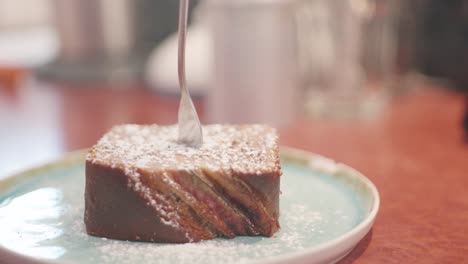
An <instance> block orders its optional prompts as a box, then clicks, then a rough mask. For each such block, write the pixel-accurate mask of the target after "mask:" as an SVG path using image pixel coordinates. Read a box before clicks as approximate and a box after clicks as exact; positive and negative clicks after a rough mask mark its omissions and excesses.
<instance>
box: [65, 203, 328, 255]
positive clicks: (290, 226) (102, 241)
mask: <svg viewBox="0 0 468 264" xmlns="http://www.w3.org/2000/svg"><path fill="white" fill-rule="evenodd" d="M291 209H292V210H291V211H290V212H288V213H287V214H286V215H285V216H284V217H283V218H282V224H283V229H282V230H280V231H279V232H278V233H277V234H275V235H274V236H273V237H271V238H268V237H237V238H235V239H214V240H208V241H202V242H198V243H188V244H159V243H144V242H128V241H119V240H112V239H106V238H98V237H92V236H88V235H87V234H86V232H85V230H84V228H85V227H84V224H83V222H82V220H81V219H80V218H79V217H78V215H79V214H82V212H83V208H80V209H77V210H73V211H74V212H73V214H77V217H76V218H75V219H76V221H75V222H74V223H73V228H72V229H71V232H72V236H79V237H81V238H82V239H85V240H88V241H87V243H91V244H93V246H94V248H96V250H97V251H98V252H99V257H98V259H90V261H97V262H100V263H178V264H182V263H206V264H210V263H219V261H220V260H221V259H222V260H223V262H224V263H247V262H249V261H252V260H255V259H257V260H258V259H264V258H268V257H273V256H277V255H280V254H281V253H284V252H288V251H297V250H301V249H304V248H306V247H307V245H306V244H304V243H302V241H303V237H305V236H307V234H304V233H303V230H302V227H301V226H303V224H304V221H307V222H308V223H309V224H310V228H311V230H314V225H316V226H317V228H318V227H319V226H320V222H321V221H323V218H322V216H321V214H320V213H319V212H313V211H309V210H307V209H306V207H305V206H304V205H302V204H295V205H292V206H291ZM314 223H315V224H314Z"/></svg>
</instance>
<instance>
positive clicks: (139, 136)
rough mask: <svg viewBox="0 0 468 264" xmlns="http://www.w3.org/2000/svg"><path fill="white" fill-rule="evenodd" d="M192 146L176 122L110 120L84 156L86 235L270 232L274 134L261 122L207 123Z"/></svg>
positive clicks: (169, 238)
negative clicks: (122, 122)
mask: <svg viewBox="0 0 468 264" xmlns="http://www.w3.org/2000/svg"><path fill="white" fill-rule="evenodd" d="M203 133H204V141H203V144H202V145H201V146H200V147H197V148H193V147H188V146H185V145H183V144H179V143H178V142H177V126H158V125H120V126H116V127H113V128H112V129H111V130H110V131H109V132H108V133H107V134H105V135H104V136H103V137H102V138H101V139H100V140H99V141H98V143H97V144H96V145H95V146H94V147H93V148H92V149H91V150H90V151H89V153H88V155H87V158H86V188H85V214H84V222H85V225H86V231H87V233H88V234H90V235H93V236H98V237H106V238H111V239H119V240H130V241H150V242H164V243H187V242H196V241H200V240H207V239H213V238H216V237H226V238H234V237H236V236H267V237H270V236H272V235H273V234H274V233H275V232H276V231H277V230H278V229H279V222H278V216H279V193H280V176H281V167H280V161H279V153H278V134H277V132H276V130H275V129H273V128H270V127H268V126H263V125H208V126H204V127H203Z"/></svg>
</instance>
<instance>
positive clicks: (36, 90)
mask: <svg viewBox="0 0 468 264" xmlns="http://www.w3.org/2000/svg"><path fill="white" fill-rule="evenodd" d="M139 87H142V85H138V84H136V85H131V86H128V87H127V88H131V89H125V87H122V88H124V89H120V90H115V89H114V90H110V89H109V86H108V85H107V86H106V85H75V86H71V85H65V84H46V83H41V82H37V81H34V80H32V81H30V82H28V83H27V84H26V85H25V86H24V87H19V88H18V89H16V90H11V89H10V90H2V89H0V175H2V174H3V175H4V174H6V173H9V172H11V171H16V170H19V169H21V168H24V167H25V166H29V165H31V164H35V163H39V162H42V161H45V160H49V159H51V158H54V157H59V156H60V155H61V154H63V153H64V152H67V151H71V150H75V149H80V148H86V147H89V146H91V145H92V144H94V143H95V142H96V140H97V139H98V138H99V137H100V136H101V135H102V134H103V133H105V132H106V130H107V129H109V128H110V127H111V126H112V125H114V124H118V123H160V124H170V123H175V121H176V113H177V111H176V109H177V103H178V98H174V97H168V96H161V95H158V94H156V93H155V92H150V91H146V90H143V89H140V88H139ZM196 105H197V106H198V107H199V111H200V112H201V113H202V119H203V109H202V108H203V107H202V104H200V100H198V102H196ZM463 110H464V97H463V96H462V95H459V94H455V93H452V92H448V91H446V90H442V89H435V88H426V89H422V90H420V91H418V92H414V93H411V94H409V95H406V96H403V97H399V98H395V99H394V101H393V102H392V103H391V105H390V107H389V108H388V110H387V111H386V112H385V113H383V115H382V116H381V117H379V118H378V119H376V120H373V121H345V120H341V121H339V120H335V121H330V120H328V121H325V120H310V119H305V118H302V119H300V120H298V121H297V122H295V123H294V124H293V125H291V126H289V127H287V128H282V129H280V132H281V141H282V144H283V145H288V146H292V147H298V148H302V149H306V150H310V151H313V152H316V153H319V154H322V155H325V156H327V157H330V158H332V159H335V160H337V161H340V162H343V163H346V164H348V165H350V166H353V167H355V168H356V169H358V170H360V171H361V172H363V173H364V174H365V175H367V176H368V177H369V178H370V179H371V180H372V181H373V182H374V183H375V184H376V186H377V188H378V189H379V192H380V195H381V201H382V204H381V209H380V212H379V214H378V217H377V221H376V223H375V226H374V228H373V230H372V231H371V232H370V233H369V234H368V235H367V236H366V237H365V238H364V240H363V241H361V242H360V244H359V245H358V247H357V248H356V249H355V250H354V251H353V252H352V253H351V255H349V256H348V257H347V258H346V259H344V260H343V263H351V262H356V263H448V262H450V263H462V262H467V261H468V256H465V255H466V254H468V144H467V143H465V142H464V134H463V131H462V129H461V124H460V122H461V118H462V113H463ZM0 178H1V176H0Z"/></svg>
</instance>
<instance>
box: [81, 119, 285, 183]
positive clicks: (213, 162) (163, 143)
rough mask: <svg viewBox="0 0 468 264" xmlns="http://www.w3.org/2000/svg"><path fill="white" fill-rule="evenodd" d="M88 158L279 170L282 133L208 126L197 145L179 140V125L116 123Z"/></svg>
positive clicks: (134, 164)
mask: <svg viewBox="0 0 468 264" xmlns="http://www.w3.org/2000/svg"><path fill="white" fill-rule="evenodd" d="M87 158H88V160H90V161H92V162H93V163H99V164H105V165H108V166H111V167H123V168H125V169H128V168H142V169H151V170H162V171H164V170H165V169H171V170H194V169H197V168H200V167H203V168H207V169H210V170H212V171H220V170H229V169H232V170H233V171H236V172H238V173H241V174H262V173H265V172H266V173H272V172H273V173H280V165H279V156H278V135H277V132H276V130H275V129H273V128H270V127H267V126H263V125H245V126H231V125H208V126H205V127H204V142H203V145H202V146H201V147H200V148H192V147H188V146H185V145H182V144H179V143H178V142H177V127H176V126H158V125H146V126H142V125H121V126H116V127H114V128H113V129H112V130H111V131H110V132H109V133H107V134H106V135H105V136H104V137H103V138H102V139H101V140H99V142H98V144H97V145H96V146H95V147H94V148H93V149H92V150H91V151H90V153H89V155H88V157H87Z"/></svg>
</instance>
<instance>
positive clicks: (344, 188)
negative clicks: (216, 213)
mask: <svg viewBox="0 0 468 264" xmlns="http://www.w3.org/2000/svg"><path fill="white" fill-rule="evenodd" d="M84 156H85V153H84V152H77V153H72V154H70V155H68V156H66V157H64V158H63V159H61V160H59V161H56V162H53V163H50V164H46V165H44V166H42V167H39V168H35V169H31V170H28V171H25V172H23V173H20V174H17V175H14V176H11V177H8V178H6V179H5V180H3V181H0V234H1V235H0V260H1V261H0V262H1V263H5V262H6V263H19V262H21V263H112V264H118V263H245V262H249V263H251V262H253V263H291V262H294V263H300V262H304V263H330V262H335V261H337V260H339V259H340V258H342V257H344V256H345V255H346V254H347V253H348V252H349V251H351V250H352V249H353V248H354V246H355V245H356V244H357V243H358V242H359V241H360V240H361V239H362V238H363V237H364V236H365V234H366V233H367V232H368V231H369V229H370V228H371V226H372V224H373V222H374V219H375V216H376V214H377V211H378V208H379V196H378V192H377V189H376V188H375V186H374V185H373V184H372V183H371V182H370V181H369V180H368V179H367V178H366V177H364V176H363V175H361V174H360V173H359V172H357V171H355V170H353V169H352V168H350V167H347V166H345V165H342V164H338V163H335V162H333V161H331V160H329V159H326V158H323V157H321V156H318V155H314V154H311V153H307V152H304V151H300V150H294V149H289V148H283V149H282V157H281V158H282V167H283V176H282V180H281V181H282V182H281V190H282V194H281V198H280V200H281V202H280V210H281V216H280V224H281V230H280V231H279V232H277V233H276V234H275V235H274V236H273V237H271V238H264V237H238V238H235V239H215V240H211V241H204V242H199V243H194V244H180V245H174V244H156V243H139V242H126V241H116V240H109V239H102V238H97V237H91V236H88V235H87V234H86V233H85V231H84V224H83V209H84V183H85V176H84ZM122 213H125V212H122Z"/></svg>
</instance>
